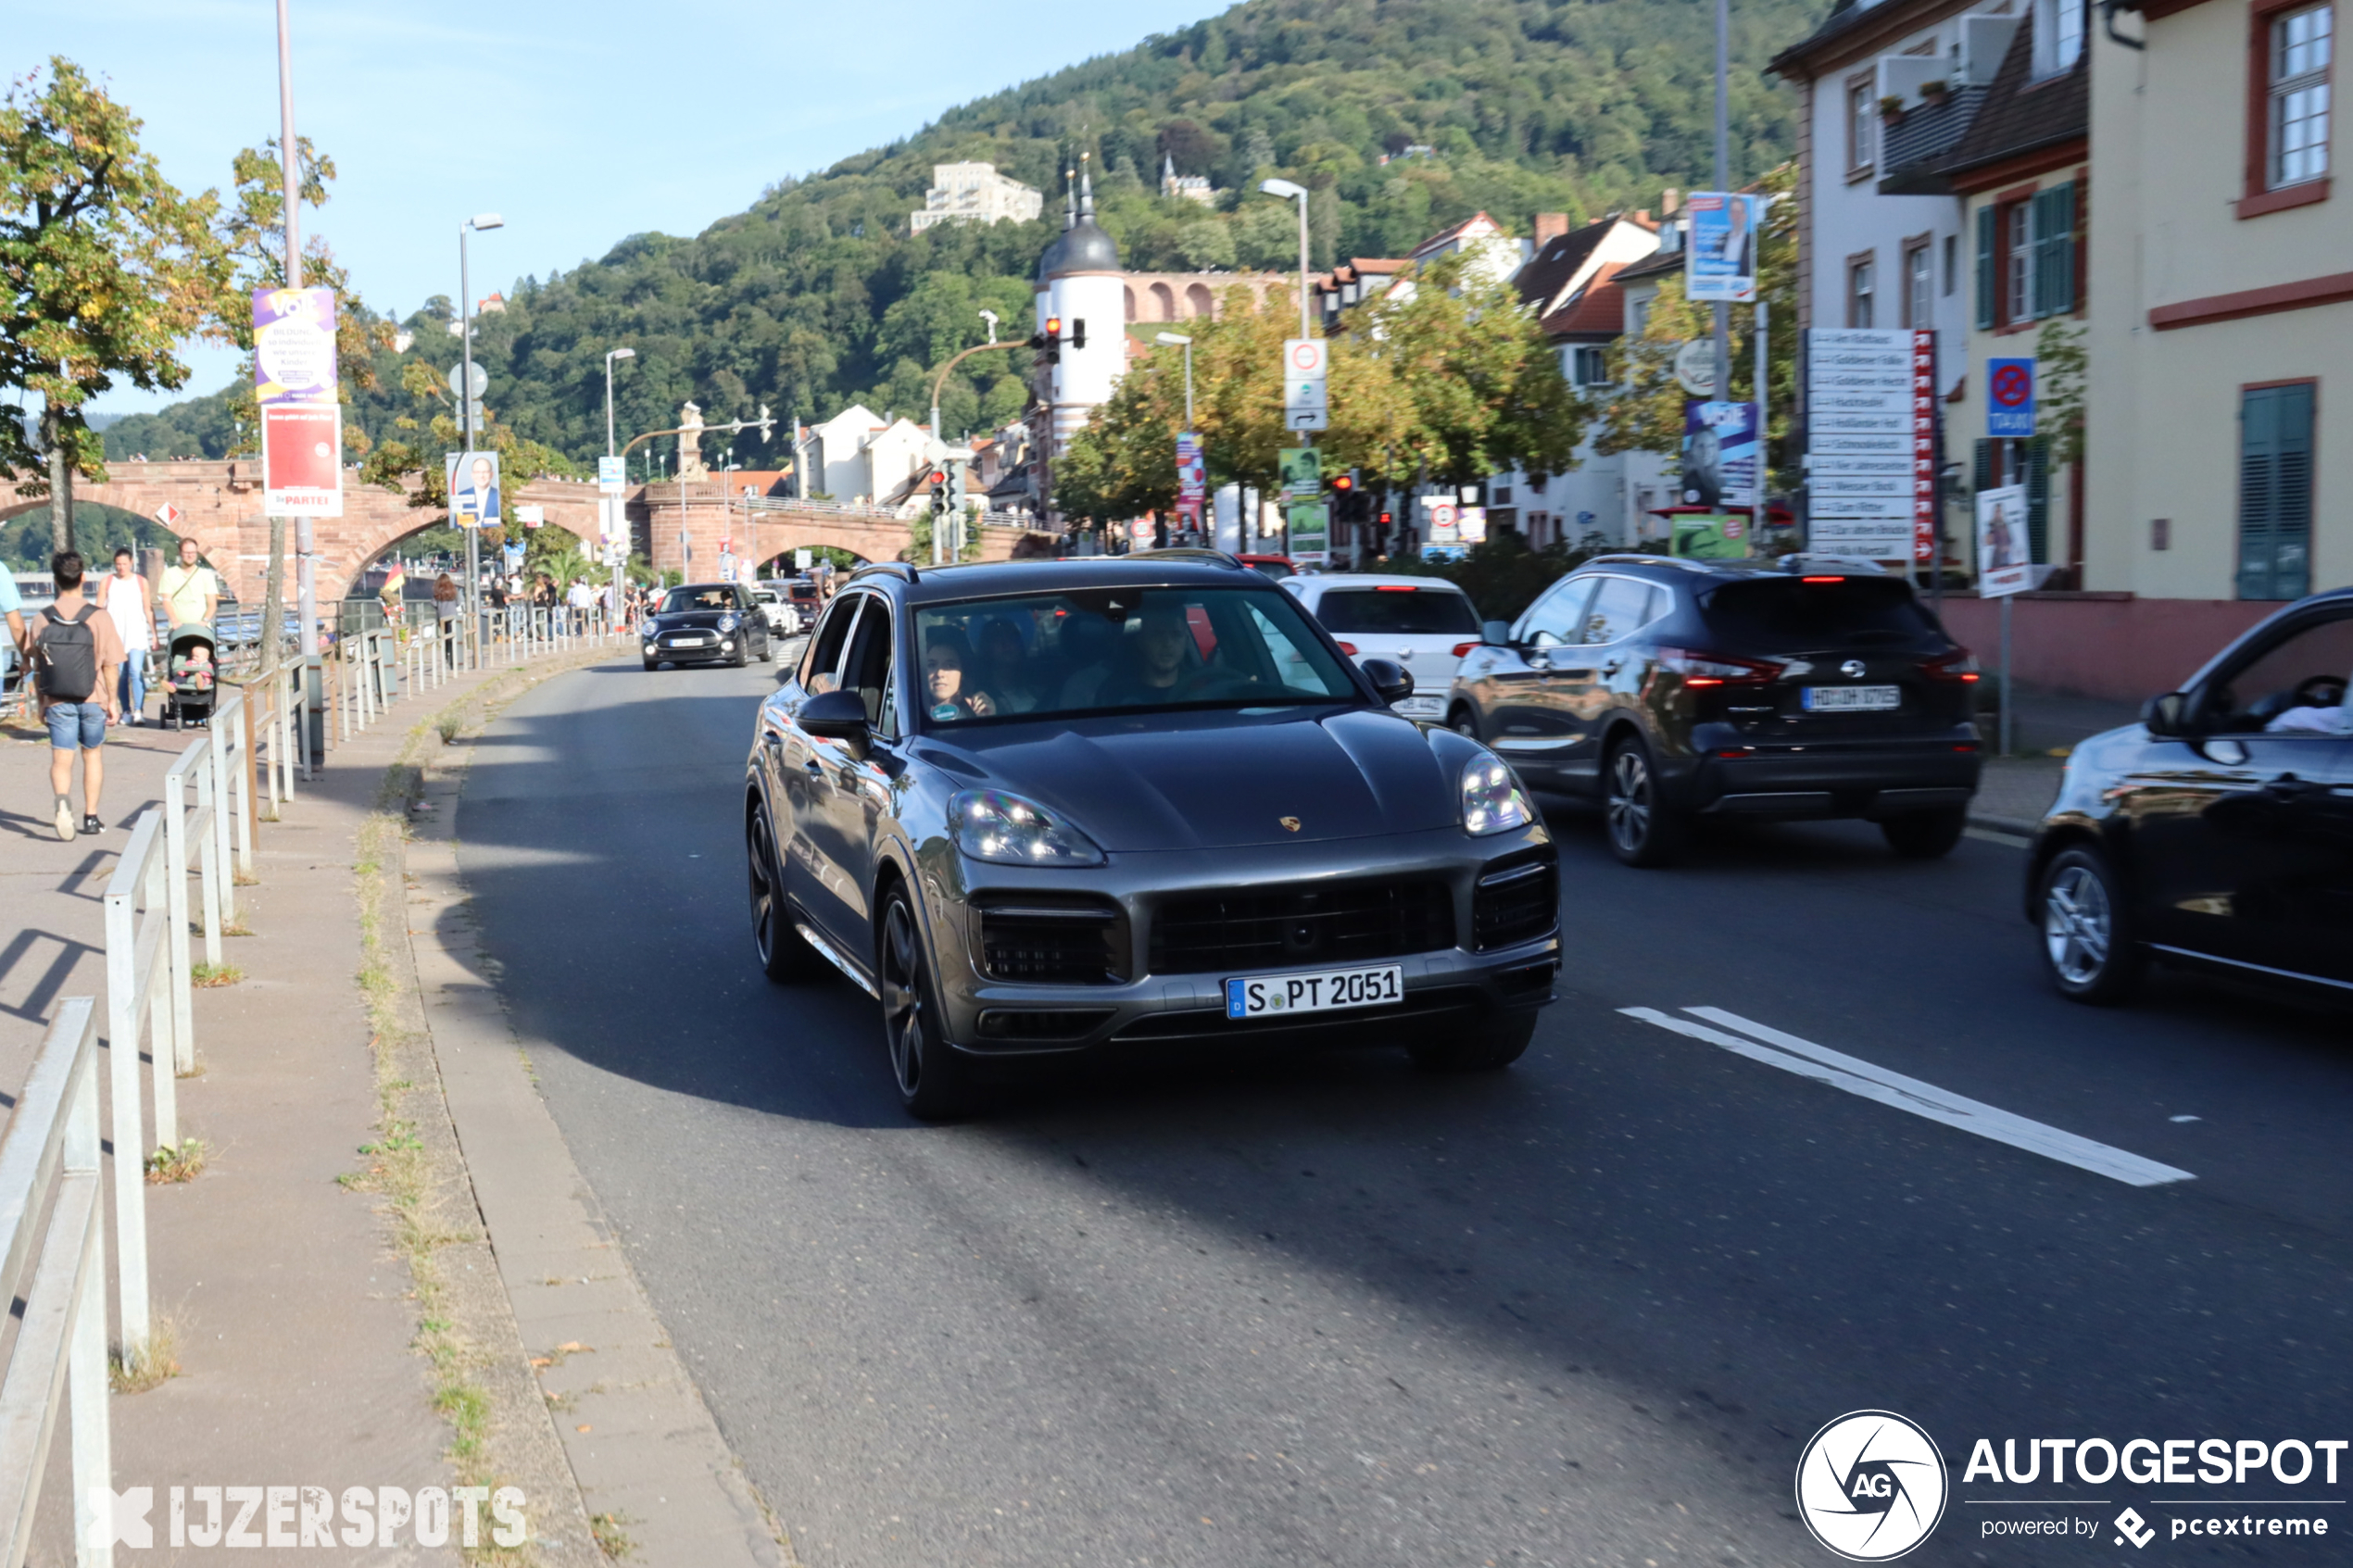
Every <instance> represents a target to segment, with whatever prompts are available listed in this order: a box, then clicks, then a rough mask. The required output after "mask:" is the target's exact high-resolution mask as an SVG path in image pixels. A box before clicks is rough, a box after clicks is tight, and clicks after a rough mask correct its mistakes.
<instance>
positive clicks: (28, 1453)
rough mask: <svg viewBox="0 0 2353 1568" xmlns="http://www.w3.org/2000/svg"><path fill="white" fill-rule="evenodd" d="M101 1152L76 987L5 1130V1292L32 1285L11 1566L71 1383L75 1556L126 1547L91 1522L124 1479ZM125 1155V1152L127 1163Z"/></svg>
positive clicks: (1, 1521)
mask: <svg viewBox="0 0 2353 1568" xmlns="http://www.w3.org/2000/svg"><path fill="white" fill-rule="evenodd" d="M117 1054H120V1052H118V1053H117ZM134 1103H135V1102H134ZM98 1152H99V1144H98V1009H97V1004H96V1002H94V1000H93V999H92V998H90V997H67V998H66V999H65V1000H64V1001H63V1002H62V1003H60V1004H59V1006H58V1008H57V1018H56V1020H55V1021H54V1022H51V1024H50V1025H49V1031H48V1034H47V1035H45V1036H44V1037H43V1039H42V1042H41V1052H40V1054H39V1055H38V1056H36V1057H35V1058H34V1059H33V1062H32V1073H31V1076H29V1077H28V1078H27V1079H26V1080H25V1085H24V1088H23V1091H22V1092H21V1093H19V1095H18V1097H17V1103H16V1109H15V1110H14V1111H13V1112H11V1114H10V1115H9V1118H8V1124H7V1127H6V1131H5V1132H0V1298H6V1299H8V1300H11V1301H13V1300H15V1299H17V1298H19V1296H21V1297H22V1298H23V1299H24V1304H25V1307H24V1321H23V1322H22V1323H21V1324H19V1327H18V1329H17V1336H16V1343H15V1344H14V1345H13V1346H12V1347H11V1348H10V1349H9V1351H8V1357H7V1361H6V1372H5V1374H0V1563H4V1564H6V1568H19V1564H20V1563H22V1562H24V1560H25V1554H26V1553H27V1552H28V1551H29V1550H30V1549H31V1545H32V1515H33V1509H34V1506H35V1504H36V1502H37V1501H38V1499H39V1498H40V1495H41V1478H42V1473H43V1472H44V1470H45V1469H46V1468H47V1467H48V1459H49V1441H50V1439H51V1438H52V1437H53V1436H56V1433H57V1410H58V1406H59V1404H60V1402H61V1401H60V1399H59V1396H60V1395H61V1394H63V1395H66V1396H68V1399H67V1400H65V1401H63V1402H65V1403H66V1407H67V1410H68V1411H69V1417H70V1420H71V1422H72V1432H73V1437H72V1441H73V1450H72V1451H73V1499H74V1501H73V1515H74V1519H73V1523H74V1539H75V1541H76V1542H77V1543H78V1544H77V1546H76V1548H75V1560H76V1562H79V1563H80V1564H82V1568H111V1565H112V1563H113V1562H114V1548H113V1546H112V1545H111V1544H103V1545H102V1544H99V1543H100V1542H101V1541H107V1542H109V1543H110V1537H109V1536H108V1535H107V1533H106V1532H102V1531H94V1530H93V1528H92V1525H93V1524H95V1523H97V1522H98V1521H97V1520H96V1517H95V1515H96V1511H97V1500H98V1497H97V1490H96V1489H97V1488H99V1487H102V1486H107V1487H110V1486H112V1484H113V1481H114V1452H113V1449H114V1443H113V1434H112V1431H111V1428H110V1426H109V1424H108V1419H107V1263H106V1236H107V1221H106V1206H105V1204H104V1203H103V1202H102V1201H101V1193H100V1190H99V1189H100V1177H99V1173H98ZM121 1163H122V1161H121V1160H120V1159H118V1160H116V1166H117V1169H118V1170H120V1166H121ZM134 1165H135V1162H134ZM44 1213H45V1216H46V1221H45V1223H44ZM28 1263H30V1264H31V1277H30V1280H28V1279H27V1264H28Z"/></svg>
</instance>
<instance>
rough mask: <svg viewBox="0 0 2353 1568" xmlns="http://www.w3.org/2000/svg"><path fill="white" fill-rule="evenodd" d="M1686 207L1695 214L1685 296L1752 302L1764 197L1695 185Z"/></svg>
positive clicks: (1686, 264)
mask: <svg viewBox="0 0 2353 1568" xmlns="http://www.w3.org/2000/svg"><path fill="white" fill-rule="evenodd" d="M1684 210H1686V211H1687V212H1689V213H1690V214H1691V218H1692V230H1691V240H1690V243H1689V244H1688V245H1686V247H1685V257H1684V262H1683V294H1684V296H1685V297H1686V298H1689V299H1693V300H1727V301H1730V303H1732V304H1735V305H1747V304H1750V303H1751V302H1753V301H1754V300H1755V298H1756V236H1757V226H1758V224H1759V222H1760V221H1761V220H1763V218H1764V216H1765V198H1764V197H1763V196H1743V195H1735V194H1731V193H1730V192H1725V191H1694V192H1692V196H1691V199H1690V200H1689V201H1688V202H1686V203H1685V204H1684Z"/></svg>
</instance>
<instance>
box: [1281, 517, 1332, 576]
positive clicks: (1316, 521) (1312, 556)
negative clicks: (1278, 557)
mask: <svg viewBox="0 0 2353 1568" xmlns="http://www.w3.org/2000/svg"><path fill="white" fill-rule="evenodd" d="M1285 521H1287V522H1288V523H1289V524H1290V551H1289V552H1288V553H1289V554H1290V558H1291V559H1292V560H1294V561H1297V562H1298V563H1299V564H1301V565H1302V566H1322V565H1323V564H1324V563H1325V560H1326V558H1327V557H1328V556H1329V555H1330V553H1331V514H1330V512H1329V510H1328V509H1327V508H1326V507H1325V505H1324V503H1323V502H1321V501H1293V502H1292V503H1290V507H1288V508H1286V516H1285Z"/></svg>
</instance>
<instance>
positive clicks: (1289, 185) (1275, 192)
mask: <svg viewBox="0 0 2353 1568" xmlns="http://www.w3.org/2000/svg"><path fill="white" fill-rule="evenodd" d="M1258 188H1259V189H1260V190H1262V191H1264V192H1265V193H1266V194H1268V195H1270V196H1281V197H1283V198H1285V199H1286V200H1290V201H1295V202H1297V203H1298V204H1299V335H1300V336H1301V337H1302V338H1303V337H1306V336H1308V335H1309V332H1308V331H1307V187H1306V186H1304V185H1299V184H1294V183H1293V182H1290V181H1289V180H1262V181H1260V182H1259V184H1258ZM1284 373H1285V374H1286V375H1288V374H1289V373H1290V370H1289V368H1288V367H1286V368H1285V370H1284ZM1298 434H1299V439H1300V440H1301V441H1302V443H1304V444H1305V445H1309V446H1313V445H1315V432H1313V431H1301V432H1299V433H1298ZM1285 516H1286V519H1288V516H1289V514H1288V512H1286V514H1285ZM1242 526H1243V527H1244V528H1246V529H1248V530H1249V531H1250V532H1251V533H1252V534H1255V533H1257V532H1258V521H1257V520H1256V519H1251V518H1246V519H1244V520H1243V522H1242ZM1285 547H1286V548H1288V547H1289V545H1288V543H1287V544H1286V546H1285Z"/></svg>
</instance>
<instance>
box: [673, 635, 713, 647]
mask: <svg viewBox="0 0 2353 1568" xmlns="http://www.w3.org/2000/svg"><path fill="white" fill-rule="evenodd" d="M710 641H711V639H710V638H709V637H695V636H686V637H673V638H671V639H670V646H672V647H673V648H698V647H701V646H703V645H704V644H705V643H708V642H710Z"/></svg>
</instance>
